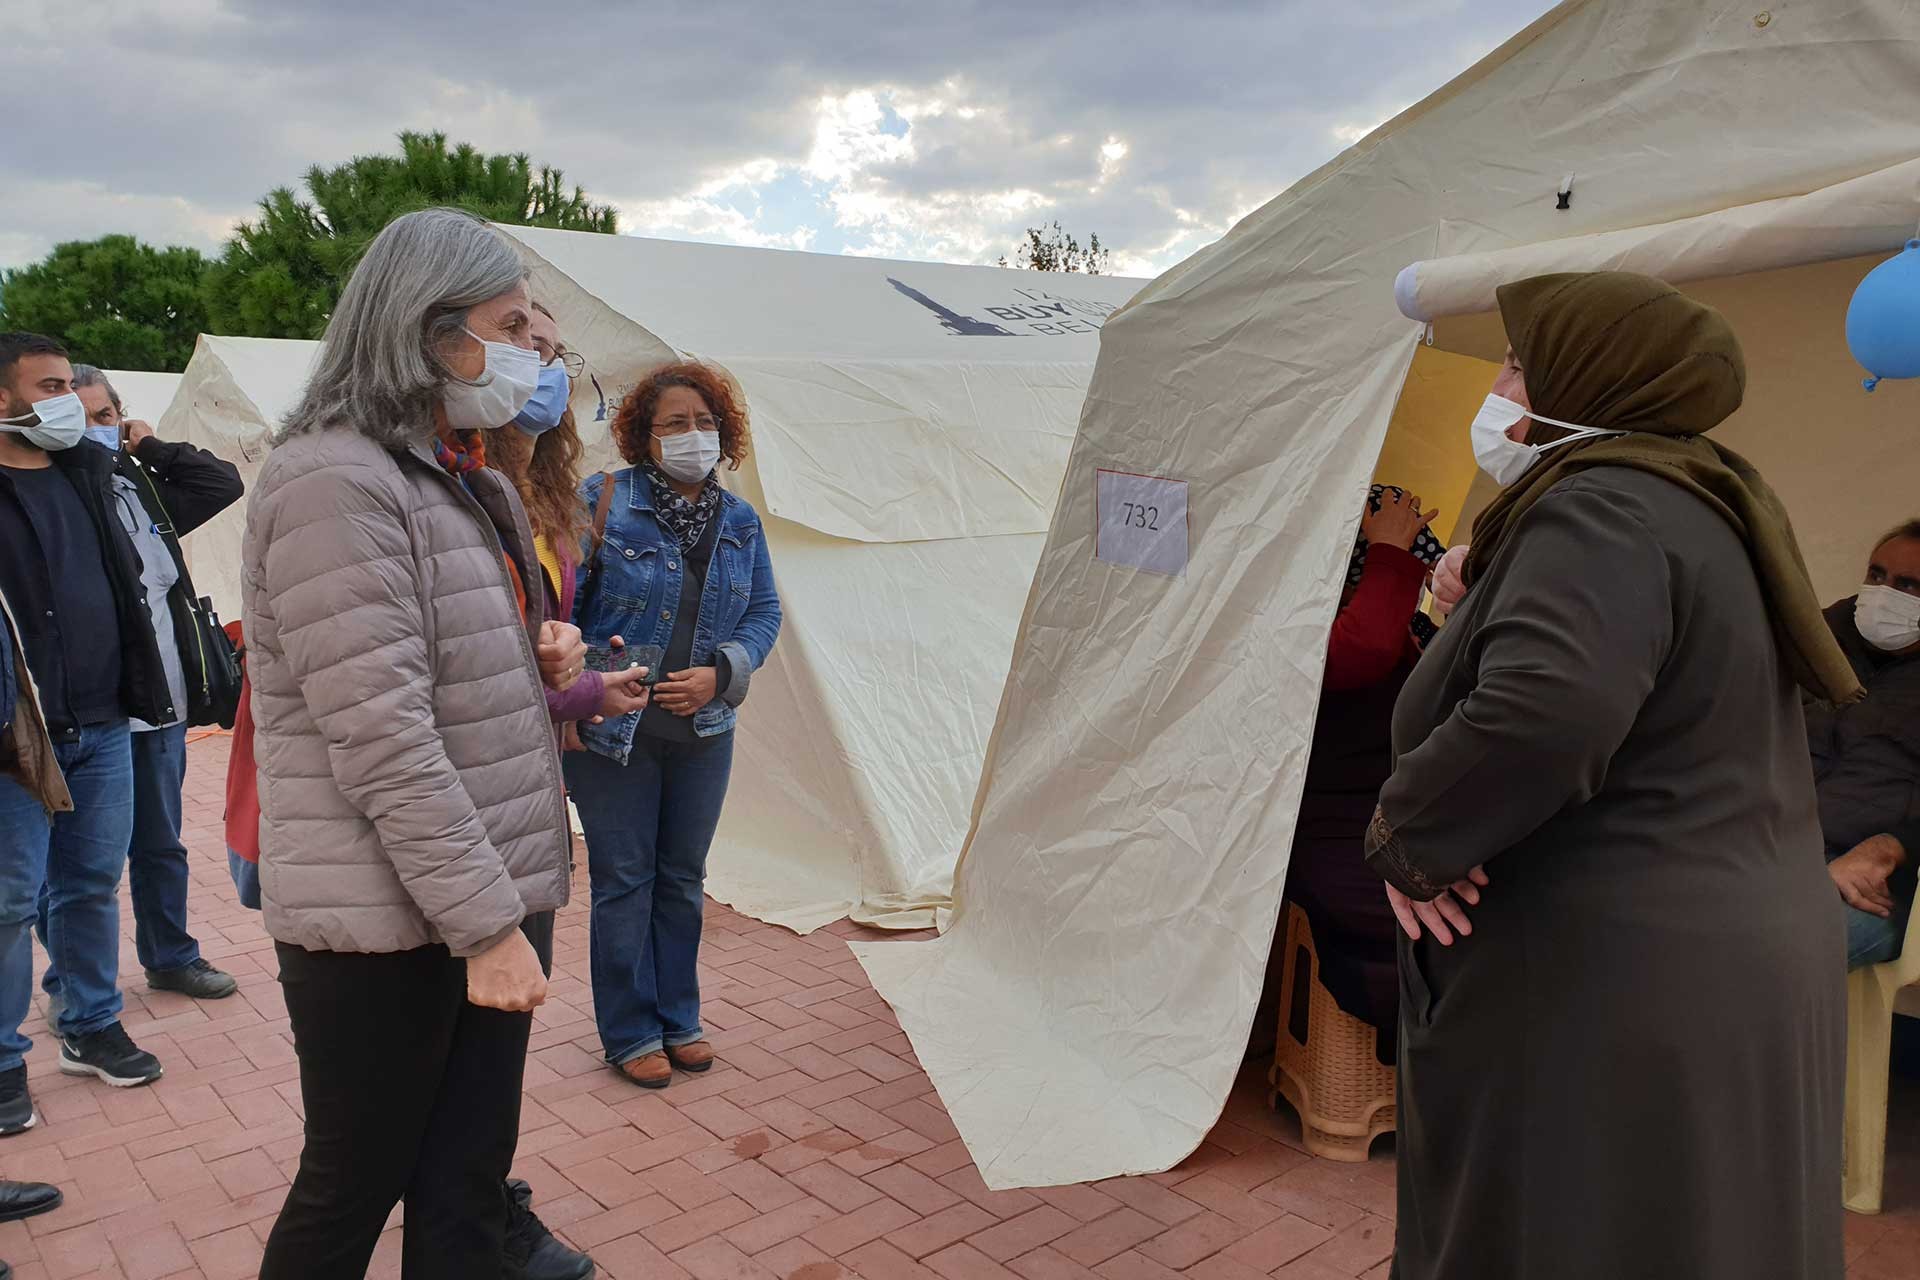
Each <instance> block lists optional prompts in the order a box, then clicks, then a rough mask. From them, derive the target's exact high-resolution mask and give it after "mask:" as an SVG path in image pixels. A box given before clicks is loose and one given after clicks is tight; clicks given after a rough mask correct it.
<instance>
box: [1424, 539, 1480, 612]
mask: <svg viewBox="0 0 1920 1280" xmlns="http://www.w3.org/2000/svg"><path fill="white" fill-rule="evenodd" d="M1471 549H1472V548H1470V547H1468V546H1467V545H1466V544H1464V543H1462V544H1461V545H1460V546H1457V547H1449V548H1448V549H1447V554H1445V555H1444V556H1441V557H1440V563H1439V564H1437V565H1435V566H1433V608H1434V612H1435V613H1438V614H1439V615H1440V616H1441V617H1442V618H1444V617H1446V616H1447V615H1448V614H1449V613H1452V612H1453V607H1454V606H1455V605H1457V604H1459V603H1460V598H1461V597H1462V596H1464V595H1466V594H1467V584H1466V582H1465V581H1463V580H1462V579H1461V577H1460V570H1461V569H1462V568H1464V567H1465V566H1466V563H1467V552H1468V551H1470V550H1471Z"/></svg>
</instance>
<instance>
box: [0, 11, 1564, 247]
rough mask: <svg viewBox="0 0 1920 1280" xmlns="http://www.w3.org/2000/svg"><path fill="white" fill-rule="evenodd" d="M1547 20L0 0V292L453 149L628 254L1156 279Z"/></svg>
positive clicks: (1506, 15)
mask: <svg viewBox="0 0 1920 1280" xmlns="http://www.w3.org/2000/svg"><path fill="white" fill-rule="evenodd" d="M1547 7H1548V6H1547V0H1267V2H1266V3H1230V2H1226V0H1187V2H1186V3H1176V2H1175V0H1101V2H1100V3H1080V2H1077V0H1076V2H1073V3H1062V2H1057V0H1056V2H1049V0H1024V2H1022V3H1001V2H999V0H918V2H917V3H902V2H896V3H892V4H884V5H883V4H871V3H868V4H860V3H852V2H851V0H805V2H802V3H796V2H794V0H784V2H782V0H759V2H758V3H735V2H732V0H697V2H695V3H672V4H665V3H658V2H649V3H632V2H626V3H613V2H612V0H572V2H571V3H568V4H564V5H551V6H548V5H536V4H528V3H526V2H525V0H519V2H517V3H511V4H509V3H501V2H497V0H461V3H459V4H453V3H448V2H446V0H326V2H325V3H315V2H314V0H299V2H297V3H289V2H287V0H56V2H47V0H7V4H6V13H5V17H4V19H0V30H4V38H0V112H4V115H0V118H4V119H5V120H7V121H8V122H9V124H8V125H7V127H6V130H5V133H6V142H5V144H4V145H3V146H0V266H18V265H21V264H23V263H25V262H29V261H32V260H34V259H36V258H38V257H39V256H41V255H42V254H44V253H45V252H46V251H47V250H48V249H49V248H50V247H51V246H52V245H53V244H54V243H55V242H56V241H58V240H63V239H74V238H90V237H93V236H96V235H101V234H105V233H107V232H117V231H125V232H132V233H134V234H137V235H139V236H141V237H143V238H145V239H147V240H150V241H153V242H156V243H179V244H189V245H193V246H196V247H198V248H201V249H203V250H206V251H209V252H212V251H215V250H217V248H218V246H219V244H220V242H221V240H222V239H223V237H224V236H225V234H226V232H227V230H228V229H229V228H230V227H231V226H232V225H233V223H234V222H235V220H237V219H240V218H244V217H246V216H247V215H248V213H249V211H250V209H251V208H252V206H253V204H254V202H255V201H256V200H258V199H259V197H260V196H261V195H262V194H264V193H265V192H266V191H267V190H269V189H270V188H272V187H274V186H277V185H282V184H289V183H294V182H296V181H297V180H298V178H299V176H300V175H301V173H302V172H304V171H305V169H306V168H307V166H309V165H312V164H332V163H337V162H339V161H342V160H344V159H346V158H348V157H350V156H352V155H355V154H358V153H362V152H367V151H378V150H386V149H389V148H390V146H391V143H392V139H393V135H394V134H395V133H397V132H398V131H399V130H401V129H441V130H444V131H446V132H447V133H448V134H449V135H450V136H451V137H452V138H453V139H454V140H455V141H463V140H464V141H468V142H472V143H474V144H475V145H477V146H479V147H482V148H484V149H486V150H490V151H525V152H527V153H528V154H529V155H531V156H532V157H533V159H534V160H535V161H536V162H545V163H549V164H554V165H558V166H559V167H561V168H562V169H564V170H565V172H566V175H567V177H568V179H569V181H572V182H577V183H580V184H582V185H584V186H585V187H586V188H587V190H588V192H589V193H590V194H591V195H592V196H594V197H595V198H597V199H600V200H603V201H607V202H610V203H612V204H614V205H615V206H617V207H618V208H619V210H620V212H621V215H622V223H623V227H624V229H625V230H628V231H631V232H635V233H638V234H642V235H657V236H667V237H674V238H681V239H699V240H714V241H722V242H729V243H738V244H755V245H773V246H778V247H783V248H800V249H812V250H816V251H821V252H828V253H863V254H882V255H886V256H890V257H903V258H926V259H938V260H945V261H953V262H991V261H993V260H994V259H995V258H997V257H998V256H1000V255H1001V254H1009V255H1010V254H1011V251H1012V249H1013V247H1014V246H1015V244H1016V243H1017V242H1018V240H1019V239H1020V234H1021V228H1023V227H1026V226H1029V225H1039V224H1042V223H1045V222H1051V221H1053V220H1054V219H1056V218H1057V219H1059V221H1060V222H1061V223H1063V224H1064V225H1065V226H1066V228H1067V229H1068V230H1069V231H1072V232H1075V233H1077V234H1079V235H1080V236H1081V237H1082V238H1083V239H1084V238H1085V236H1086V234H1087V233H1088V232H1097V233H1098V234H1099V236H1100V238H1101V240H1102V242H1103V243H1105V244H1108V245H1110V246H1111V247H1112V248H1113V249H1114V251H1115V257H1114V266H1115V267H1116V268H1117V269H1122V270H1124V271H1126V272H1128V273H1130V274H1140V275H1151V274H1154V273H1156V272H1158V271H1160V270H1163V269H1165V268H1166V267H1169V266H1171V265H1173V264H1174V263H1176V262H1178V261H1180V260H1181V259H1182V258H1184V257H1186V256H1187V255H1188V254H1190V253H1191V252H1193V251H1194V250H1195V249H1197V248H1199V247H1200V246H1202V245H1204V244H1206V243H1208V242H1210V241H1212V240H1214V239H1217V238H1218V237H1219V236H1220V235H1221V234H1222V233H1223V232H1225V231H1226V230H1227V228H1228V227H1230V226H1231V225H1232V224H1233V223H1234V222H1235V221H1236V220H1237V219H1239V218H1240V217H1241V216H1243V215H1244V214H1246V213H1248V212H1250V211H1251V210H1253V209H1255V208H1257V207H1258V206H1259V205H1260V204H1262V203H1264V202H1265V201H1267V200H1268V199H1270V198H1272V197H1273V196H1274V195H1275V194H1277V193H1278V192H1280V191H1281V190H1282V189H1284V188H1285V187H1286V185H1287V184H1288V183H1289V182H1291V181H1293V180H1294V179H1296V178H1298V177H1300V176H1301V175H1303V174H1305V173H1308V172H1310V171H1311V170H1313V169H1314V168H1315V167H1317V166H1318V165H1320V164H1321V163H1322V162H1324V161H1326V160H1327V159H1329V158H1330V157H1332V156H1333V155H1335V154H1337V153H1338V152H1339V151H1340V150H1341V149H1342V148H1343V147H1345V146H1346V145H1347V144H1349V143H1351V142H1353V141H1356V140H1357V139H1359V138H1360V137H1361V136H1363V135H1364V134H1365V133H1366V132H1367V131H1368V130H1369V129H1371V128H1372V127H1373V126H1374V125H1376V124H1378V123H1379V122H1381V121H1382V120H1384V119H1386V118H1387V117H1389V116H1391V115H1392V114H1394V113H1395V112H1397V111H1399V110H1400V109H1401V108H1403V107H1406V106H1408V105H1410V104H1411V103H1413V102H1415V101H1417V100H1419V99H1420V98H1421V97H1423V96H1424V95H1425V94H1427V93H1429V92H1430V91H1432V90H1433V89H1435V88H1437V87H1439V86H1440V85H1441V84H1443V83H1445V82H1446V81H1447V80H1448V79H1449V78H1450V77H1452V76H1453V75H1454V74H1456V73H1457V72H1459V71H1460V70H1462V69H1464V68H1465V67H1467V66H1468V65H1469V64H1470V63H1471V62H1473V61H1474V60H1475V59H1476V58H1478V57H1480V56H1481V55H1483V54H1485V53H1486V52H1487V51H1489V50H1490V49H1492V48H1494V47H1495V46H1496V45H1498V44H1499V43H1500V42H1501V41H1502V40H1504V39H1506V38H1507V37H1508V36H1510V35H1512V34H1513V33H1514V32H1516V31H1518V30H1519V29H1520V28H1521V27H1523V26H1525V25H1526V24H1527V23H1528V22H1530V21H1532V20H1533V19H1534V18H1535V17H1537V16H1538V15H1539V14H1540V13H1541V12H1542V11H1544V9H1545V8H1547Z"/></svg>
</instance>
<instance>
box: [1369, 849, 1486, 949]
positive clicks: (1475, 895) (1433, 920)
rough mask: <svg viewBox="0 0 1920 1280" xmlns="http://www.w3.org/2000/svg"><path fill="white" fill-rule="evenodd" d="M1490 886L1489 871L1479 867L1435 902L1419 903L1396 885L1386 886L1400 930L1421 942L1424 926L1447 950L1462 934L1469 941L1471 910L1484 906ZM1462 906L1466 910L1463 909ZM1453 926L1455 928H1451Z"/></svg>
mask: <svg viewBox="0 0 1920 1280" xmlns="http://www.w3.org/2000/svg"><path fill="white" fill-rule="evenodd" d="M1486 884H1487V871H1486V868H1485V867H1475V868H1474V869H1473V870H1471V871H1469V872H1467V878H1466V879H1465V880H1462V881H1460V882H1459V883H1458V884H1456V885H1454V886H1453V888H1451V889H1448V890H1446V891H1445V892H1443V893H1442V894H1441V895H1440V896H1439V897H1437V898H1435V899H1434V900H1433V901H1432V902H1415V901H1414V900H1413V899H1411V898H1409V897H1408V896H1407V895H1406V894H1404V893H1402V892H1400V891H1399V890H1398V889H1396V888H1394V887H1393V886H1392V885H1388V886H1386V889H1387V905H1388V906H1391V907H1392V908H1393V914H1394V916H1395V918H1396V919H1398V920H1399V921H1400V927H1401V928H1402V929H1405V930H1406V931H1407V936H1408V937H1409V938H1411V939H1413V940H1414V941H1415V942H1418V941H1420V926H1421V924H1422V923H1424V924H1425V925H1426V926H1427V929H1428V930H1429V931H1430V932H1431V933H1432V934H1433V940H1434V941H1435V942H1437V943H1439V944H1440V945H1441V946H1443V947H1450V946H1452V945H1453V935H1454V934H1455V933H1458V934H1459V935H1460V936H1461V937H1463V938H1464V937H1466V936H1467V935H1468V934H1470V933H1472V932H1473V923H1472V922H1471V921H1470V920H1468V919H1467V911H1466V908H1467V907H1477V906H1479V905H1480V890H1481V888H1483V887H1484V886H1485V885H1486ZM1462 903H1464V904H1465V906H1463V905H1461V904H1462ZM1449 926H1451V928H1449Z"/></svg>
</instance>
